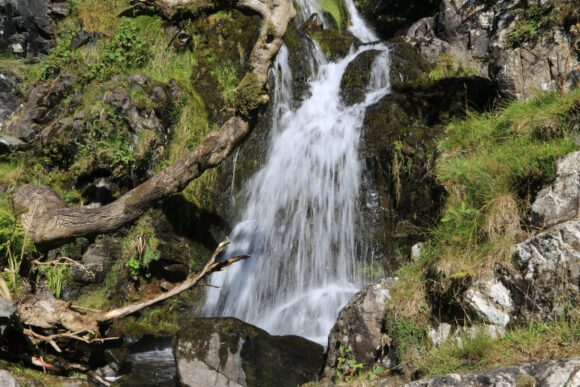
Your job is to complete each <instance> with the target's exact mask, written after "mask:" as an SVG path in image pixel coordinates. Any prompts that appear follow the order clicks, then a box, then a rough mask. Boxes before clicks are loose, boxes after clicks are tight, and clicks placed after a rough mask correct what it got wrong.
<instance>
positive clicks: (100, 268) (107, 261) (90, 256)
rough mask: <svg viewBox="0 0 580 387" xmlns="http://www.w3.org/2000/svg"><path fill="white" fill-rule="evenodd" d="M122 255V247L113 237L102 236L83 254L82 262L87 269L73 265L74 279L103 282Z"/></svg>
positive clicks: (83, 281) (85, 281) (82, 281)
mask: <svg viewBox="0 0 580 387" xmlns="http://www.w3.org/2000/svg"><path fill="white" fill-rule="evenodd" d="M119 256H120V248H119V246H118V244H117V243H116V242H115V240H114V239H113V238H111V237H107V236H106V237H101V238H99V239H97V241H96V242H95V243H93V244H92V245H91V246H89V248H88V249H87V251H85V253H84V254H83V257H82V260H81V263H82V265H83V266H84V267H85V268H86V269H87V270H82V269H80V268H78V267H75V266H73V279H74V280H75V281H77V282H80V283H101V282H102V281H103V280H104V279H105V276H106V275H107V273H108V272H109V269H110V268H111V266H112V265H113V262H115V261H116V260H117V259H118V258H119Z"/></svg>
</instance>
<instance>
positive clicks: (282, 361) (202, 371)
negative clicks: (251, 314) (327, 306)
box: [173, 318, 323, 387]
mask: <svg viewBox="0 0 580 387" xmlns="http://www.w3.org/2000/svg"><path fill="white" fill-rule="evenodd" d="M173 353H174V356H175V361H176V363H177V373H178V378H179V382H180V383H181V385H184V386H200V387H202V386H204V387H205V386H209V385H212V386H216V387H220V386H229V387H234V386H296V385H300V384H304V383H307V382H309V381H312V380H314V379H315V378H316V377H317V375H318V373H319V371H320V369H321V367H322V364H323V357H322V356H323V347H322V346H321V345H319V344H316V343H313V342H311V341H308V340H306V339H304V338H302V337H297V336H271V335H269V334H268V333H267V332H265V331H264V330H262V329H259V328H257V327H255V326H253V325H250V324H246V323H244V322H243V321H240V320H238V319H235V318H196V319H192V320H190V321H188V322H187V325H186V326H185V327H184V328H183V329H182V331H181V332H180V333H179V334H178V335H177V337H176V338H175V340H174V344H173Z"/></svg>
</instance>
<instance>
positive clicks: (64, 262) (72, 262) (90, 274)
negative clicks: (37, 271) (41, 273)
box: [32, 257, 95, 279]
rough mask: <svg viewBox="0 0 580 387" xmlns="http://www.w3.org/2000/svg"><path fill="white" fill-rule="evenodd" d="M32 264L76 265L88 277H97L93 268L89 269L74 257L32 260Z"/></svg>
mask: <svg viewBox="0 0 580 387" xmlns="http://www.w3.org/2000/svg"><path fill="white" fill-rule="evenodd" d="M32 265H33V266H36V267H40V266H58V265H68V266H74V267H76V268H78V269H79V270H81V271H83V272H84V273H85V274H86V275H87V277H88V278H91V279H93V278H95V273H93V272H92V271H91V270H89V269H88V268H87V267H86V266H85V265H83V264H82V263H80V262H77V261H75V260H74V259H71V258H69V257H59V258H57V259H52V260H50V261H46V262H42V261H39V260H34V261H32Z"/></svg>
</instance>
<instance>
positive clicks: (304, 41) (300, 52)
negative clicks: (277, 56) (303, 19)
mask: <svg viewBox="0 0 580 387" xmlns="http://www.w3.org/2000/svg"><path fill="white" fill-rule="evenodd" d="M284 43H285V44H286V47H287V48H288V52H289V55H288V65H289V66H290V69H291V70H292V94H293V96H294V98H295V100H296V101H297V102H301V101H303V100H304V99H305V98H308V97H309V96H310V87H309V85H308V79H309V77H310V74H311V72H312V70H313V66H314V65H315V64H314V63H311V61H310V60H308V57H307V55H304V53H305V52H309V51H313V50H314V44H313V43H312V41H311V40H310V39H309V38H308V37H307V35H306V33H305V32H304V30H303V29H296V27H294V25H293V24H290V26H288V31H287V32H286V34H284Z"/></svg>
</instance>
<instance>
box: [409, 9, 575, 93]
mask: <svg viewBox="0 0 580 387" xmlns="http://www.w3.org/2000/svg"><path fill="white" fill-rule="evenodd" d="M547 3H550V2H547ZM542 6H544V4H543V5H542ZM556 9H557V8H553V7H551V5H550V4H546V7H545V8H544V10H546V11H544V13H545V15H542V16H541V17H545V18H546V20H548V18H552V19H554V18H556V16H554V15H552V14H550V13H553V12H556ZM528 12H529V11H528V6H527V2H476V3H475V2H471V1H467V0H443V1H442V2H441V7H440V12H439V13H437V14H436V15H435V16H432V17H427V18H424V19H421V20H419V21H418V22H417V23H415V24H414V25H412V26H411V27H410V28H409V29H408V31H407V34H406V39H407V41H408V42H409V43H411V44H412V45H413V46H414V47H415V48H416V49H417V50H418V51H419V52H420V53H421V54H422V55H423V56H424V57H425V58H427V59H428V60H429V61H431V62H436V61H437V60H438V58H440V57H441V56H442V55H448V56H451V57H453V58H454V59H455V60H456V61H458V62H461V63H463V64H465V65H467V66H470V67H472V68H474V69H476V70H477V71H479V73H480V75H481V76H484V77H488V78H490V79H492V80H495V81H497V82H498V84H499V86H500V90H501V91H502V92H504V93H505V94H506V95H508V96H511V97H515V98H517V99H527V98H530V97H531V96H532V95H533V93H534V92H535V91H539V90H569V89H571V88H573V87H574V85H575V84H576V83H577V82H578V76H579V72H580V68H579V61H578V52H575V50H576V48H575V46H574V40H575V39H577V38H578V37H577V36H575V35H574V33H573V32H571V31H572V30H567V29H566V26H563V25H558V24H555V23H553V22H549V23H548V22H547V21H546V22H543V21H542V20H544V19H534V18H538V17H540V16H537V15H533V16H532V15H529V14H528ZM552 19H549V20H552ZM524 23H536V24H535V25H539V23H545V24H548V26H546V27H544V28H541V29H540V28H539V27H537V28H538V32H537V33H535V34H534V35H533V36H532V35H530V34H529V33H528V35H527V36H528V37H529V39H527V40H526V41H522V42H519V41H517V40H516V39H515V37H517V36H518V35H517V33H518V31H517V29H518V28H521V27H520V26H521V25H523V24H524Z"/></svg>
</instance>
